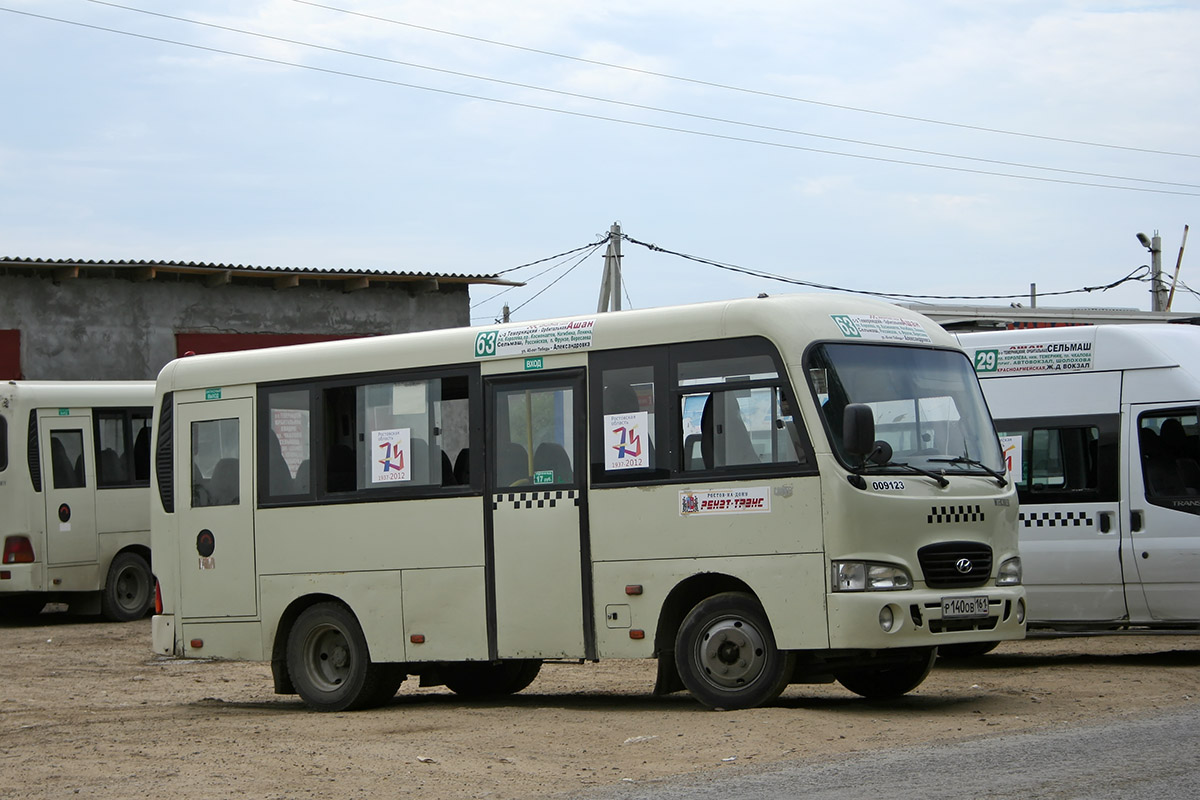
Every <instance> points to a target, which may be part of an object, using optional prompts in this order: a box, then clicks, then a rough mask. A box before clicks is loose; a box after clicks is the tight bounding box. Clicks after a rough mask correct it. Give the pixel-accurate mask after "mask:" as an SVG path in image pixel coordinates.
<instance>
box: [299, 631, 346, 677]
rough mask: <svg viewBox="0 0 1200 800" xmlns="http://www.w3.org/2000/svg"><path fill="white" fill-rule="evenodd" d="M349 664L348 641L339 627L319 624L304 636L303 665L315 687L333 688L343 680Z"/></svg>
mask: <svg viewBox="0 0 1200 800" xmlns="http://www.w3.org/2000/svg"><path fill="white" fill-rule="evenodd" d="M353 666H354V664H353V661H352V659H351V657H350V644H349V642H348V641H347V640H346V635H345V634H344V633H343V632H342V630H341V629H340V628H337V627H335V626H333V625H321V626H318V627H316V628H314V629H313V630H311V631H310V632H309V634H308V636H307V637H306V638H305V640H304V668H305V672H307V673H308V677H309V680H310V682H311V683H312V684H313V685H314V686H315V687H316V688H317V689H319V690H320V691H323V692H332V691H336V690H337V689H339V688H340V687H341V686H342V684H344V683H345V682H346V679H347V678H348V677H349V676H350V670H351V669H352V668H353Z"/></svg>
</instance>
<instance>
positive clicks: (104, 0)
mask: <svg viewBox="0 0 1200 800" xmlns="http://www.w3.org/2000/svg"><path fill="white" fill-rule="evenodd" d="M87 2H89V3H92V4H94V5H99V6H107V7H109V8H117V9H121V10H123V11H132V12H135V13H138V14H145V15H147V16H152V17H158V18H160V19H169V20H173V21H175V22H184V23H187V24H189V25H199V26H202V27H205V28H212V29H214V30H220V31H226V32H229V33H237V34H240V35H243V36H252V37H256V38H259V39H266V40H268V41H273V42H280V43H282V44H291V45H296V46H298V47H307V48H310V49H313V50H320V51H324V52H327V53H336V54H338V55H345V56H352V57H354V58H363V59H369V60H371V61H378V62H382V63H386V64H392V65H395V66H401V67H409V68H412V69H420V70H426V71H429V72H436V73H439V74H442V75H452V76H454V77H459V78H467V79H470V80H476V81H485V82H488V83H495V84H500V85H502V86H509V87H513V88H517V89H529V90H532V91H537V92H544V93H547V94H554V95H559V96H561V97H570V98H573V99H577V100H588V101H591V102H596V103H606V104H608V105H615V106H620V107H623V108H632V109H637V110H640V111H650V112H653V113H658V114H669V115H673V116H678V117H684V118H687V119H695V120H701V121H704V122H716V123H720V124H723V125H734V126H738V127H744V128H752V129H756V130H762V131H769V132H772V133H783V134H787V135H790V136H805V137H809V138H813V139H823V140H825V141H831V142H839V143H841V144H853V145H859V146H862V147H874V148H879V149H883V150H893V151H897V152H904V153H914V154H917V155H926V156H934V157H937V158H949V159H955V160H959V161H973V162H976V163H981V164H992V165H995V166H1000V167H1014V168H1017V169H1029V170H1037V171H1041V172H1055V173H1059V174H1064V175H1078V176H1081V177H1088V178H1100V179H1104V180H1118V181H1131V182H1136V183H1150V184H1155V185H1159V186H1179V187H1184V188H1191V189H1200V184H1195V183H1183V182H1178V181H1162V180H1154V179H1152V178H1136V177H1130V176H1128V175H1111V174H1107V173H1102V172H1091V171H1087V170H1074V169H1065V168H1062V167H1047V166H1042V165H1039V164H1026V163H1022V162H1019V161H1006V160H1003V159H996V158H984V157H980V156H967V155H960V154H956V153H947V152H943V151H938V150H927V149H923V148H918V147H904V146H901V145H894V144H885V143H882V142H872V141H868V140H864V139H852V138H849V137H844V136H832V135H828V134H822V133H814V132H811V131H802V130H796V129H794V128H783V127H779V126H774V125H762V124H758V123H753V122H746V121H743V120H736V119H728V118H725V117H717V116H712V115H708V114H696V113H692V112H689V111H680V110H677V109H670V108H663V107H661V106H652V105H647V104H643V103H633V102H629V101H625V100H614V99H612V98H607V97H598V96H596V95H588V94H582V93H580V92H569V91H565V90H562V89H552V88H549V87H545V86H537V85H535V84H529V83H520V82H517V81H510V80H505V79H502V78H493V77H489V76H487V75H477V74H474V73H470V72H461V71H458V70H452V69H445V68H442V67H434V66H430V65H427V64H418V63H416V62H413V61H402V60H400V59H395V58H388V57H385V56H377V55H373V54H370V53H362V52H359V51H355V50H347V49H344V48H340V47H330V46H328V45H321V44H315V43H313V42H304V41H300V40H298V39H289V38H286V37H282V36H275V35H272V34H268V33H260V32H258V31H249V30H245V29H243V28H235V27H232V26H229V25H218V24H216V23H213V22H204V21H201V20H195V19H188V18H187V17H180V16H175V15H173V14H165V13H162V12H159V11H150V10H148V9H143V8H135V7H133V6H127V5H123V4H121V3H113V2H108V0H87Z"/></svg>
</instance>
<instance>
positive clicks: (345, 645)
mask: <svg viewBox="0 0 1200 800" xmlns="http://www.w3.org/2000/svg"><path fill="white" fill-rule="evenodd" d="M158 402H159V403H160V404H161V405H159V406H156V407H158V408H160V409H161V411H160V415H159V418H158V422H157V423H156V426H157V427H156V432H155V437H156V438H155V442H156V444H155V470H154V473H155V480H156V489H155V498H154V501H153V504H152V505H153V512H152V530H153V545H154V572H155V575H156V577H157V579H158V583H159V588H160V594H161V598H160V602H161V611H160V613H159V614H158V615H156V616H155V617H154V623H153V646H154V648H155V650H156V651H157V652H158V653H160V654H163V655H176V656H188V657H205V656H217V657H224V658H236V659H250V660H269V661H271V663H272V672H273V674H274V677H275V687H276V691H277V692H280V693H291V692H298V693H299V694H300V695H301V697H302V698H303V699H304V700H305V701H306V702H307V703H309V704H310V705H311V706H313V707H315V708H318V709H324V710H334V709H344V708H355V707H364V706H368V705H372V704H377V703H380V702H383V701H384V700H385V699H386V698H388V697H390V696H391V695H392V694H394V693H395V691H396V689H397V687H398V686H399V684H400V682H401V681H402V680H403V679H404V678H405V677H406V676H407V675H420V677H421V680H422V683H423V684H424V685H438V684H443V683H444V684H445V685H447V686H449V687H450V688H451V689H453V690H454V691H456V692H459V693H461V694H465V695H485V694H490V695H496V694H505V693H509V692H513V691H518V690H519V689H521V688H523V687H524V686H526V685H528V683H529V682H530V681H531V680H533V677H534V676H535V675H536V674H537V669H538V667H539V666H540V664H541V661H542V660H545V659H560V660H561V659H569V660H596V659H599V658H607V657H615V658H645V657H654V656H657V657H658V658H659V679H658V685H657V687H656V690H657V691H660V692H665V691H674V690H677V689H681V688H685V687H686V688H687V689H689V690H690V691H691V692H692V693H693V694H694V695H695V696H696V697H697V699H699V700H700V701H701V702H703V703H705V704H707V705H710V706H718V707H723V708H735V707H748V706H754V705H758V704H761V703H764V702H768V701H769V700H771V699H773V698H774V697H775V696H776V695H777V694H778V692H779V691H781V690H782V689H783V687H784V686H785V685H786V684H787V683H789V682H819V681H828V680H831V679H835V678H836V679H837V680H839V681H841V682H842V683H843V684H845V685H846V686H847V687H849V688H851V689H852V690H853V691H856V692H858V693H860V694H864V695H867V696H875V697H880V696H896V695H899V694H903V693H904V692H907V691H909V690H910V689H912V688H914V687H915V686H916V685H918V684H919V683H920V682H921V681H922V680H923V679H924V677H925V675H926V674H927V672H928V669H929V667H930V665H931V663H932V660H933V656H934V652H935V648H936V647H937V645H939V644H941V643H947V644H953V643H973V642H989V641H996V640H1001V639H1014V638H1019V637H1022V636H1023V635H1024V630H1025V628H1024V590H1023V588H1022V587H1021V586H1020V562H1019V558H1018V557H1017V547H1016V513H1017V508H1016V496H1015V494H1014V492H1013V488H1012V486H1011V485H1007V483H1006V481H1005V480H1004V479H1003V477H1002V476H1000V475H998V474H990V473H989V470H990V471H991V473H995V471H996V470H997V469H998V468H1000V467H1001V466H1002V463H1003V462H1002V457H1001V454H1000V449H999V443H998V440H997V438H996V434H995V429H994V427H993V426H992V423H991V420H990V418H988V416H987V411H986V407H985V405H984V403H983V399H982V394H981V393H980V390H979V386H978V381H977V380H976V378H975V375H974V373H973V371H972V370H971V365H970V362H969V361H968V360H967V359H966V357H965V356H964V355H963V353H962V352H961V350H960V349H959V348H958V347H957V344H956V343H955V341H954V339H953V337H952V336H950V335H949V334H947V333H945V332H944V331H943V330H942V329H941V328H939V327H938V326H936V325H935V324H933V323H931V322H930V321H929V320H927V319H925V318H924V317H921V316H919V315H917V314H914V313H911V312H908V311H905V310H902V309H899V308H895V307H893V306H890V305H887V304H884V303H879V302H874V301H869V300H864V299H858V298H848V297H840V296H833V295H823V296H799V295H797V296H785V297H778V298H760V299H754V300H741V301H733V302H726V303H711V304H701V305H694V306H681V307H676V308H664V309H651V310H646V311H628V312H622V313H612V314H600V315H596V316H584V317H578V318H571V319H560V320H550V321H547V322H534V323H527V324H512V325H504V326H496V327H492V328H473V329H457V330H440V331H430V332H424V333H413V334H403V335H398V336H386V337H378V338H372V339H360V340H357V341H350V342H337V343H326V344H318V345H303V346H298V347H288V348H278V349H273V350H270V351H265V350H264V351H257V352H245V353H231V354H222V355H212V356H196V357H189V358H183V359H178V360H176V361H173V362H172V363H170V364H168V365H167V366H166V367H165V368H164V369H163V371H162V373H161V374H160V375H159V379H158ZM871 403H874V404H876V405H878V406H880V407H881V408H882V407H885V406H886V409H887V421H886V424H887V427H888V431H887V432H886V433H884V432H882V431H881V435H882V436H883V437H884V438H885V439H886V438H888V437H892V439H893V440H894V441H895V443H896V447H895V455H894V458H895V459H896V460H897V461H902V462H909V463H908V464H907V465H905V464H899V463H893V464H887V465H880V464H879V463H875V462H872V463H870V464H865V465H864V457H863V456H864V454H866V453H867V452H869V451H870V450H871V449H872V445H873V443H874V438H873V436H872V435H871V434H872V430H871V429H872V424H871V423H872V419H871V417H872V414H871V406H870V405H869V404H871ZM904 403H906V404H907V409H906V410H905V409H901V408H900V405H901V404H904ZM864 404H868V405H864ZM847 406H848V407H849V411H844V410H843V409H844V408H845V407H847ZM927 410H932V411H933V412H934V413H932V414H931V415H929V416H930V419H929V420H923V419H922V416H923V415H925V414H926V411H927ZM827 412H828V414H827ZM844 425H846V426H848V427H849V428H850V429H851V430H849V431H847V435H846V437H845V440H849V441H850V443H851V444H850V446H849V447H847V446H844V444H843V442H844V439H843V437H842V435H841V434H840V433H838V434H835V433H834V431H840V430H841V429H842V428H843V426H844ZM906 441H907V442H909V443H912V444H914V445H915V443H920V444H919V446H910V447H909V448H908V449H902V448H903V447H904V445H903V442H906ZM831 442H832V443H831ZM965 443H969V444H965ZM851 451H852V454H847V453H848V452H851ZM964 451H969V453H968V454H969V456H970V457H972V458H974V459H979V460H980V461H981V462H982V466H978V464H979V462H975V461H971V462H970V463H967V462H961V461H958V460H955V461H953V462H952V461H951V460H950V459H951V458H953V457H956V456H960V455H963V454H964ZM875 458H876V461H885V460H886V459H885V458H883V456H882V455H880V454H876V456H875Z"/></svg>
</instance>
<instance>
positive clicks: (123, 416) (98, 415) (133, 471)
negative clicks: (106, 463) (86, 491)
mask: <svg viewBox="0 0 1200 800" xmlns="http://www.w3.org/2000/svg"><path fill="white" fill-rule="evenodd" d="M114 418H116V419H120V420H121V421H122V427H121V433H122V438H123V439H124V441H123V444H124V445H125V453H124V455H123V456H122V460H123V461H124V462H125V467H126V475H127V476H128V477H127V478H126V480H124V481H118V482H104V481H102V480H101V476H100V472H101V470H100V464H101V461H100V453H101V450H102V447H101V437H100V428H101V422H102V421H103V420H104V419H114ZM153 418H154V407H153V406H113V407H97V408H93V409H92V449H93V450H94V453H93V454H92V462H93V463H94V464H95V471H96V488H97V489H98V490H99V489H131V488H145V487H147V486H149V485H150V472H149V470H150V469H151V462H152V461H153V459H152V458H151V457H150V453H149V451H147V459H148V460H147V463H146V470H147V471H146V477H145V478H143V479H141V480H139V479H138V477H137V461H136V458H137V456H136V454H135V453H134V451H133V446H134V442H135V441H136V438H137V437H135V436H134V434H133V421H134V420H135V419H140V420H145V429H146V431H147V434H146V435H147V436H149V435H151V434H150V432H151V431H152V430H153V422H154V419H153Z"/></svg>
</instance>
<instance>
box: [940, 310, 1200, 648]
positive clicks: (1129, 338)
mask: <svg viewBox="0 0 1200 800" xmlns="http://www.w3.org/2000/svg"><path fill="white" fill-rule="evenodd" d="M959 341H960V342H961V343H962V345H963V347H964V348H965V349H966V350H967V352H968V353H970V354H971V356H972V360H973V363H974V364H975V369H976V371H977V373H978V374H979V377H980V380H981V383H982V385H983V390H984V395H985V396H986V397H987V401H988V405H989V407H990V409H991V412H992V415H993V416H994V417H995V418H996V427H997V428H998V429H999V432H1000V436H1001V442H1002V444H1003V446H1004V448H1005V453H1006V458H1007V459H1008V462H1009V471H1010V473H1011V474H1012V475H1013V480H1014V481H1017V492H1018V494H1019V496H1020V506H1021V511H1020V541H1021V556H1022V561H1023V563H1024V565H1025V585H1026V590H1027V591H1028V593H1029V622H1030V624H1031V625H1034V626H1038V627H1042V628H1052V629H1058V630H1065V631H1069V630H1088V631H1105V630H1127V629H1131V628H1132V629H1138V628H1187V627H1191V628H1195V627H1198V626H1200V516H1198V515H1200V445H1198V441H1200V426H1198V425H1197V418H1196V415H1197V409H1198V406H1200V329H1198V328H1195V327H1192V326H1189V325H1166V324H1158V325H1149V324H1147V325H1096V326H1079V327H1066V328H1048V329H1031V330H1013V331H997V332H987V333H969V334H961V335H960V336H959Z"/></svg>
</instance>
